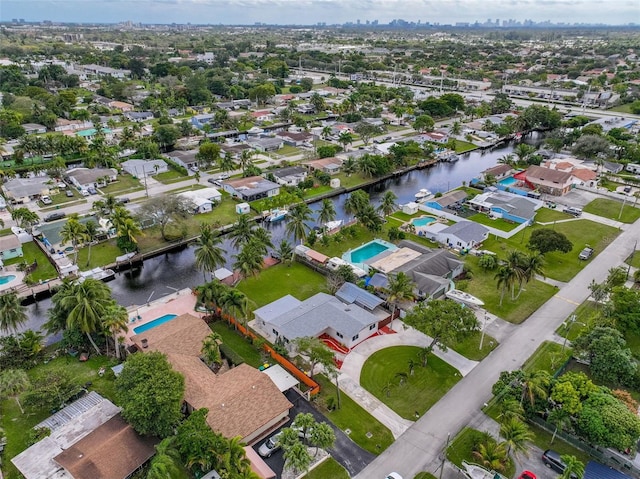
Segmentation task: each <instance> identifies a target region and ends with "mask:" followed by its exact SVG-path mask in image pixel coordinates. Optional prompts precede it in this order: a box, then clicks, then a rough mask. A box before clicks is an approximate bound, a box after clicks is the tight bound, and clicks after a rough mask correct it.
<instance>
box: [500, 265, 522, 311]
mask: <svg viewBox="0 0 640 479" xmlns="http://www.w3.org/2000/svg"><path fill="white" fill-rule="evenodd" d="M494 279H496V280H498V283H497V285H498V289H499V290H500V303H499V305H500V306H502V300H503V299H504V293H505V292H506V291H507V290H508V289H513V287H514V285H515V283H516V281H517V274H516V271H515V270H514V269H513V268H512V267H511V266H509V265H507V264H503V265H501V266H500V267H499V268H498V272H497V273H496V274H495V276H494Z"/></svg>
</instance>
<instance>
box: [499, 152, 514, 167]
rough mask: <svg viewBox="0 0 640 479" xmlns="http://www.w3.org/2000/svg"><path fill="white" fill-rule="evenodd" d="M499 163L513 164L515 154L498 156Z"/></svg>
mask: <svg viewBox="0 0 640 479" xmlns="http://www.w3.org/2000/svg"><path fill="white" fill-rule="evenodd" d="M498 164H500V165H509V166H513V154H511V153H509V154H508V155H504V156H501V157H500V158H498Z"/></svg>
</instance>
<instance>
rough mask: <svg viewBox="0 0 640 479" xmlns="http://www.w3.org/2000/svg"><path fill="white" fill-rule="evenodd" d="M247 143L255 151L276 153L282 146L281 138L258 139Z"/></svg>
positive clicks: (252, 139)
mask: <svg viewBox="0 0 640 479" xmlns="http://www.w3.org/2000/svg"><path fill="white" fill-rule="evenodd" d="M247 143H248V144H249V146H250V147H251V148H253V149H254V150H257V151H278V150H279V149H280V148H282V147H283V146H284V141H283V140H282V138H269V137H258V138H251V139H249V140H248V141H247Z"/></svg>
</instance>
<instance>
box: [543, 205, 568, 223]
mask: <svg viewBox="0 0 640 479" xmlns="http://www.w3.org/2000/svg"><path fill="white" fill-rule="evenodd" d="M571 218H573V216H571V215H570V214H567V213H563V212H562V211H560V210H552V209H551V208H540V209H539V210H538V211H537V212H536V218H535V219H536V222H538V223H553V222H554V221H560V220H569V219H571Z"/></svg>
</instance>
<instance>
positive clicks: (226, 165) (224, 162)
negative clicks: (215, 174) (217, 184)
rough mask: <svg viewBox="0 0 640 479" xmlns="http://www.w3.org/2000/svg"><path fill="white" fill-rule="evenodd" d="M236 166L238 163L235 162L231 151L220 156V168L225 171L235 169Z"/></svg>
mask: <svg viewBox="0 0 640 479" xmlns="http://www.w3.org/2000/svg"><path fill="white" fill-rule="evenodd" d="M235 167H236V164H235V163H234V162H233V157H232V156H231V153H229V152H227V153H225V154H224V156H221V157H220V158H218V168H219V169H220V171H222V172H223V173H226V172H228V171H231V170H233V169H234V168H235Z"/></svg>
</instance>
